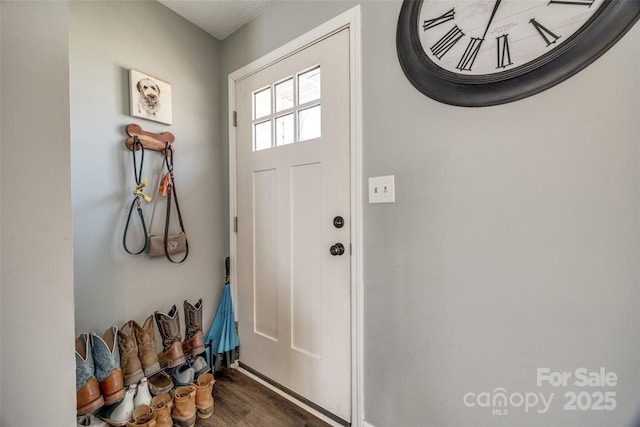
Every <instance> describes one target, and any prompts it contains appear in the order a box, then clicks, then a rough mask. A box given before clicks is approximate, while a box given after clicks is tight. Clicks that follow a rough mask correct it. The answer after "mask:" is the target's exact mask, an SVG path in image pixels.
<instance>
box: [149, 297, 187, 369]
mask: <svg viewBox="0 0 640 427" xmlns="http://www.w3.org/2000/svg"><path fill="white" fill-rule="evenodd" d="M154 316H155V318H156V323H157V325H158V330H159V331H160V336H161V337H162V352H160V353H158V361H159V362H160V366H161V367H163V368H165V367H166V368H174V367H176V366H179V365H182V364H183V363H184V362H185V361H186V359H185V357H184V351H183V350H182V344H181V342H180V341H182V338H181V336H180V317H179V316H178V309H177V308H176V306H175V305H174V306H173V307H171V310H170V311H169V314H164V313H161V312H159V311H156V312H155V313H154Z"/></svg>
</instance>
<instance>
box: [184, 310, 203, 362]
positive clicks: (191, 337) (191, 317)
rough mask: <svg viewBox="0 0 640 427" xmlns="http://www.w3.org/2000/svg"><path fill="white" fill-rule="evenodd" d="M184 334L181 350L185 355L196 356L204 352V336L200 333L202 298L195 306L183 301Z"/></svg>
mask: <svg viewBox="0 0 640 427" xmlns="http://www.w3.org/2000/svg"><path fill="white" fill-rule="evenodd" d="M183 306H184V318H185V323H186V325H185V326H186V327H185V332H184V342H183V343H182V349H183V350H184V352H185V353H186V354H191V355H192V356H197V355H198V354H201V353H203V352H204V334H203V332H202V298H200V299H199V300H198V302H197V303H196V305H193V304H191V303H190V302H188V301H184V303H183Z"/></svg>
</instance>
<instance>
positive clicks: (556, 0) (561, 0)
mask: <svg viewBox="0 0 640 427" xmlns="http://www.w3.org/2000/svg"><path fill="white" fill-rule="evenodd" d="M594 1H595V0H549V3H548V4H547V6H548V5H550V4H570V5H573V6H589V7H591V5H592V4H593V2H594Z"/></svg>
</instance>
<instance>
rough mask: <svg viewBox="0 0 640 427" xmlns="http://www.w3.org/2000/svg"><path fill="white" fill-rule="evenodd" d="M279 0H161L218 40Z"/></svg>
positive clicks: (160, 0)
mask: <svg viewBox="0 0 640 427" xmlns="http://www.w3.org/2000/svg"><path fill="white" fill-rule="evenodd" d="M276 1H277V0H158V2H160V3H162V4H163V5H165V6H166V7H168V8H169V9H171V10H173V11H174V12H175V13H177V14H178V15H180V16H182V17H183V18H185V19H186V20H188V21H191V22H192V23H193V24H195V25H197V26H198V27H200V28H202V29H203V30H205V31H206V32H207V33H209V34H211V35H212V36H214V37H215V38H217V39H218V40H222V39H224V38H225V37H227V36H228V35H230V34H232V33H233V32H234V31H236V30H237V29H238V28H240V27H242V26H243V25H244V24H246V23H247V22H249V21H251V20H253V19H254V18H256V17H257V16H258V15H260V14H261V13H262V12H264V10H265V9H266V8H267V7H269V6H270V5H271V4H273V3H275V2H276Z"/></svg>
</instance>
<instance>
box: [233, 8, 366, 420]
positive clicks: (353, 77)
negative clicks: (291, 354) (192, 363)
mask: <svg viewBox="0 0 640 427" xmlns="http://www.w3.org/2000/svg"><path fill="white" fill-rule="evenodd" d="M360 16H361V11H360V6H355V7H354V8H352V9H349V10H347V11H346V12H344V13H342V14H340V15H338V16H337V17H335V18H333V19H331V20H330V21H328V22H326V23H324V24H322V25H320V26H319V27H316V28H315V29H313V30H311V31H309V32H308V33H306V34H304V35H302V36H300V37H298V38H296V39H295V40H292V41H291V42H289V43H287V44H285V45H284V46H281V47H280V48H278V49H276V50H274V51H273V52H271V53H268V54H267V55H265V56H263V57H261V58H259V59H257V60H255V61H253V62H251V63H250V64H248V65H246V66H244V67H242V68H240V69H239V70H237V71H234V72H233V73H231V74H229V78H228V84H229V111H228V117H229V230H230V232H229V251H230V256H231V259H232V260H235V259H236V256H237V240H236V237H237V235H236V233H235V232H234V227H235V217H236V216H237V212H238V209H237V187H236V182H237V181H236V173H237V165H236V134H235V128H234V126H233V112H234V111H235V110H236V105H235V84H236V82H237V81H238V80H241V79H243V78H245V77H247V76H249V75H251V74H253V73H256V72H258V71H260V70H261V69H263V68H265V67H267V66H269V65H271V64H273V63H274V62H277V61H279V60H280V59H282V58H285V57H287V56H290V55H293V54H294V53H296V52H297V51H299V50H301V49H304V48H305V47H307V46H309V45H311V44H313V43H315V42H317V41H319V40H322V39H324V38H326V37H328V36H330V35H332V34H333V33H335V32H337V31H339V30H341V29H344V28H349V29H350V31H349V58H350V59H349V61H350V64H349V87H350V91H351V93H350V107H349V108H350V115H351V117H350V121H349V125H350V147H351V148H350V151H351V245H352V248H351V350H352V351H351V390H352V392H351V393H352V396H351V425H352V426H354V427H360V426H362V425H363V422H364V379H363V372H364V357H363V350H364V345H363V342H364V341H363V335H364V324H363V323H364V305H363V290H364V283H363V274H362V271H363V267H362V265H363V263H362V260H363V254H362V249H363V244H362V207H363V206H362V200H363V199H362V197H363V195H362V188H363V184H362V182H363V178H362V52H361V18H360ZM235 266H236V263H235V262H231V281H230V284H231V290H232V294H233V303H234V309H235V312H236V313H237V306H236V304H237V286H236V283H235V282H234V280H235V277H237V275H236V270H235ZM241 344H242V343H241Z"/></svg>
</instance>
